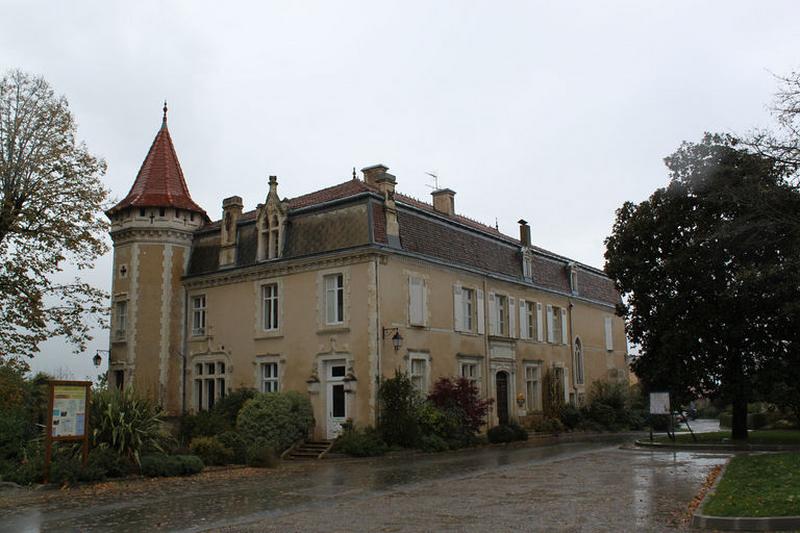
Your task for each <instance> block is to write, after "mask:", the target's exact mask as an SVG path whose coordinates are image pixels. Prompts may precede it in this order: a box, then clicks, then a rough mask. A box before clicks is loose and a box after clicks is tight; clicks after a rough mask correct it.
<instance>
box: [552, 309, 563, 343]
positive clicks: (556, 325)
mask: <svg viewBox="0 0 800 533" xmlns="http://www.w3.org/2000/svg"><path fill="white" fill-rule="evenodd" d="M550 311H551V313H552V315H553V317H552V320H553V336H552V338H551V339H550V342H552V343H554V344H558V343H560V342H561V309H560V308H559V307H555V306H553V307H551V309H550Z"/></svg>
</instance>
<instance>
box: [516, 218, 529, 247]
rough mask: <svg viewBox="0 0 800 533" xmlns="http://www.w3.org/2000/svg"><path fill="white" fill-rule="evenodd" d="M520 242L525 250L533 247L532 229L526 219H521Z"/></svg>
mask: <svg viewBox="0 0 800 533" xmlns="http://www.w3.org/2000/svg"><path fill="white" fill-rule="evenodd" d="M519 242H520V244H521V245H522V246H524V247H525V248H530V247H531V227H530V226H529V225H528V222H527V221H526V220H524V219H519Z"/></svg>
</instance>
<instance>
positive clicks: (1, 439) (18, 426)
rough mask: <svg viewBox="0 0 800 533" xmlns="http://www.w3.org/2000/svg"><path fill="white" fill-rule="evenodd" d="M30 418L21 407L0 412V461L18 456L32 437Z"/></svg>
mask: <svg viewBox="0 0 800 533" xmlns="http://www.w3.org/2000/svg"><path fill="white" fill-rule="evenodd" d="M31 426H32V424H31V421H30V417H29V415H28V413H27V412H26V410H25V409H24V408H23V407H19V406H15V407H11V408H6V409H2V410H0V461H8V460H11V459H14V458H16V457H18V456H19V453H20V452H21V450H22V448H24V447H25V443H26V442H27V441H28V440H30V438H31V437H33V435H32V431H31V430H32V427H31Z"/></svg>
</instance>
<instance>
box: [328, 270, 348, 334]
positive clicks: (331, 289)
mask: <svg viewBox="0 0 800 533" xmlns="http://www.w3.org/2000/svg"><path fill="white" fill-rule="evenodd" d="M325 322H326V323H327V324H341V323H342V322H344V275H343V274H333V275H331V276H325Z"/></svg>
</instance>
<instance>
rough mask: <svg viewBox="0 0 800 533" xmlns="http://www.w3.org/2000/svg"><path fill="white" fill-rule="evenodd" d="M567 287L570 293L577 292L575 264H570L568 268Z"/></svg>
mask: <svg viewBox="0 0 800 533" xmlns="http://www.w3.org/2000/svg"><path fill="white" fill-rule="evenodd" d="M569 288H570V290H571V291H572V294H577V293H578V269H577V268H576V267H575V265H571V266H570V269H569Z"/></svg>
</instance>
